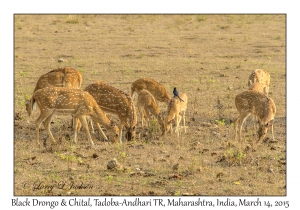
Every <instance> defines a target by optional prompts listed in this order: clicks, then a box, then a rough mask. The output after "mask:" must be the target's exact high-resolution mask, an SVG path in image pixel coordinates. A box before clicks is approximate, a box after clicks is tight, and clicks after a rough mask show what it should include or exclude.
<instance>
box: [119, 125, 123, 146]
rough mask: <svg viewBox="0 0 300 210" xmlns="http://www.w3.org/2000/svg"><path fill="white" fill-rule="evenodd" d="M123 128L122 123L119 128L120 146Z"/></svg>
mask: <svg viewBox="0 0 300 210" xmlns="http://www.w3.org/2000/svg"><path fill="white" fill-rule="evenodd" d="M123 127H124V125H123V123H120V126H119V128H120V132H119V139H118V141H119V143H120V144H122V131H123Z"/></svg>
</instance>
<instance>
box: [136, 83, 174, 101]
mask: <svg viewBox="0 0 300 210" xmlns="http://www.w3.org/2000/svg"><path fill="white" fill-rule="evenodd" d="M143 89H145V90H148V91H149V92H150V93H151V94H152V95H153V96H154V98H155V100H156V101H160V102H165V103H169V101H170V99H171V96H170V95H169V93H168V92H167V90H166V88H165V86H163V85H162V84H160V83H158V82H156V81H155V80H153V79H148V78H142V79H138V80H136V81H134V82H133V83H132V84H131V96H132V98H133V99H134V98H135V95H136V93H137V94H138V93H139V92H140V91H141V90H143Z"/></svg>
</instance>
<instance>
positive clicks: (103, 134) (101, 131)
mask: <svg viewBox="0 0 300 210" xmlns="http://www.w3.org/2000/svg"><path fill="white" fill-rule="evenodd" d="M96 125H97V127H98V129H99V132H100V133H101V134H102V136H103V138H104V139H105V140H106V141H108V138H107V136H106V135H105V133H104V132H103V130H102V128H101V126H100V124H99V123H97V122H96Z"/></svg>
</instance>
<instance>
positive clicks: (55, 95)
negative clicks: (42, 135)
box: [30, 87, 119, 145]
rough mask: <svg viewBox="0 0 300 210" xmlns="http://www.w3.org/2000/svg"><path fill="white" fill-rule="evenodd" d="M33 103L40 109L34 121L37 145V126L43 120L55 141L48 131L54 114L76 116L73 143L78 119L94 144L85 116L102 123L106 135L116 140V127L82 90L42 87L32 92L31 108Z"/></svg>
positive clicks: (78, 127)
mask: <svg viewBox="0 0 300 210" xmlns="http://www.w3.org/2000/svg"><path fill="white" fill-rule="evenodd" d="M35 103H36V104H37V106H38V107H39V109H40V110H41V113H40V116H39V117H38V118H37V120H36V121H35V125H36V140H37V143H38V145H39V144H40V141H39V128H40V125H41V123H42V122H43V121H45V123H44V125H45V128H46V130H47V132H48V134H49V136H50V137H51V139H52V141H53V142H56V141H55V139H54V137H53V135H52V133H51V131H50V122H51V119H52V117H53V116H54V115H72V116H74V117H75V118H76V123H75V135H74V142H75V143H77V131H78V130H79V129H80V126H78V125H79V121H78V120H80V122H81V124H82V125H83V127H84V129H85V131H86V134H87V137H88V140H89V142H90V144H91V145H94V142H93V140H92V138H91V135H90V132H89V129H88V125H87V121H86V119H87V118H92V119H93V120H94V121H95V122H97V123H100V124H101V125H103V126H104V127H105V128H106V129H107V132H108V135H109V136H110V137H111V140H112V141H113V142H116V141H117V139H118V133H119V129H118V127H117V126H115V125H114V124H113V123H112V121H110V120H109V119H108V118H107V117H106V116H105V114H104V113H103V112H102V110H101V109H100V107H99V106H98V104H97V102H96V101H95V99H94V98H93V96H91V95H90V94H89V93H87V92H85V91H83V90H78V89H70V88H65V87H47V88H43V89H40V90H38V91H36V92H35V93H34V94H33V99H32V101H31V105H30V107H31V109H33V107H34V104H35Z"/></svg>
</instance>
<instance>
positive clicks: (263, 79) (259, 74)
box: [248, 69, 270, 95]
mask: <svg viewBox="0 0 300 210" xmlns="http://www.w3.org/2000/svg"><path fill="white" fill-rule="evenodd" d="M254 83H259V84H261V85H262V87H263V92H264V93H265V94H266V95H268V94H269V86H270V74H269V73H268V72H267V71H265V70H263V69H256V70H254V71H253V72H252V73H251V74H250V76H249V80H248V86H249V87H250V86H251V85H253V84H254Z"/></svg>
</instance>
